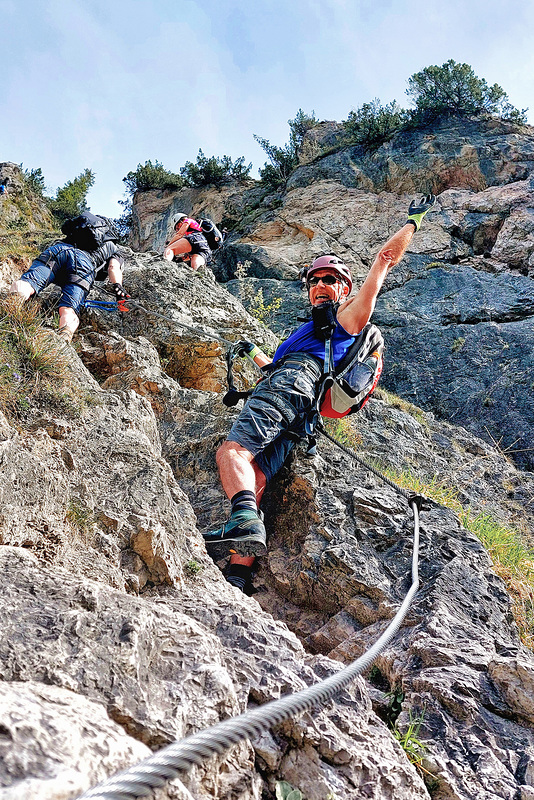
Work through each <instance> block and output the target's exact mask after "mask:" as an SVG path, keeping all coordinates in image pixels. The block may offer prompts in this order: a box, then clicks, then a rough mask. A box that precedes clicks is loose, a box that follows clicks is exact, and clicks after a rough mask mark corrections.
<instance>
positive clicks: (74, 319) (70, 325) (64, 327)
mask: <svg viewBox="0 0 534 800" xmlns="http://www.w3.org/2000/svg"><path fill="white" fill-rule="evenodd" d="M79 324H80V319H79V317H78V315H77V313H76V312H75V311H74V309H73V308H70V307H69V306H60V307H59V334H60V336H63V338H64V339H65V341H67V342H70V341H71V340H72V337H73V335H74V333H75V332H76V330H77V329H78V325H79Z"/></svg>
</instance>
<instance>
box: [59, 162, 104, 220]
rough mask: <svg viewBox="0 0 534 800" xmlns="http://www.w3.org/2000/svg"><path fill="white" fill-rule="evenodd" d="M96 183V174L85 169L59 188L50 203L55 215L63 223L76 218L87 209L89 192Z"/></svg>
mask: <svg viewBox="0 0 534 800" xmlns="http://www.w3.org/2000/svg"><path fill="white" fill-rule="evenodd" d="M94 182H95V174H94V172H93V171H92V170H90V169H85V170H84V171H83V172H82V173H80V175H78V176H77V177H76V178H74V179H73V180H72V181H67V183H66V184H65V186H63V187H61V188H58V190H57V192H56V196H55V197H54V198H52V199H51V200H50V201H49V205H50V210H51V211H52V213H53V215H54V216H55V217H56V218H57V219H58V220H59V221H60V222H62V221H63V220H65V219H69V218H70V217H76V216H78V214H81V213H82V211H85V210H86V209H87V192H88V191H89V189H90V188H91V186H92V185H93V184H94Z"/></svg>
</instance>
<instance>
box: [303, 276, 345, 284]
mask: <svg viewBox="0 0 534 800" xmlns="http://www.w3.org/2000/svg"><path fill="white" fill-rule="evenodd" d="M319 281H322V282H323V283H324V285H325V286H333V285H334V283H339V281H340V278H336V276H335V275H325V276H324V278H316V277H314V276H313V275H312V277H311V278H308V286H317V285H318V283H319Z"/></svg>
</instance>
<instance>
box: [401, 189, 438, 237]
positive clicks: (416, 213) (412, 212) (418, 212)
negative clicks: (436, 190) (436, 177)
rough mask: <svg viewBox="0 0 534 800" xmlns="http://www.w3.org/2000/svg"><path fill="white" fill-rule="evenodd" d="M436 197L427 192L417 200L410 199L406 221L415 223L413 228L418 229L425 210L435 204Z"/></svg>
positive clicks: (428, 209)
mask: <svg viewBox="0 0 534 800" xmlns="http://www.w3.org/2000/svg"><path fill="white" fill-rule="evenodd" d="M435 202H436V198H435V197H434V195H433V194H427V195H425V196H424V197H422V198H421V199H420V200H419V202H416V201H415V200H412V202H411V203H410V208H409V209H408V214H409V216H408V219H407V220H406V222H411V223H412V224H413V225H415V230H416V231H418V230H419V228H420V227H421V222H422V220H423V217H424V216H425V214H426V212H427V211H430V209H431V208H432V206H433V205H434V204H435Z"/></svg>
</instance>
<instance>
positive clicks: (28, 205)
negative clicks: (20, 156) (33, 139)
mask: <svg viewBox="0 0 534 800" xmlns="http://www.w3.org/2000/svg"><path fill="white" fill-rule="evenodd" d="M0 183H3V184H5V185H6V187H7V193H6V194H1V195H0V233H1V232H3V231H2V229H8V230H10V231H11V232H13V231H16V230H17V229H18V230H26V231H35V230H38V229H40V228H45V229H46V230H51V229H52V228H54V223H53V220H52V215H51V214H50V211H49V210H48V208H47V207H46V204H45V202H44V201H43V199H42V198H39V197H37V196H36V195H35V193H34V192H32V191H31V189H30V188H29V187H28V185H27V184H26V181H25V180H24V175H23V173H22V170H21V168H20V167H19V166H18V164H13V163H11V162H10V161H2V162H0Z"/></svg>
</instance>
